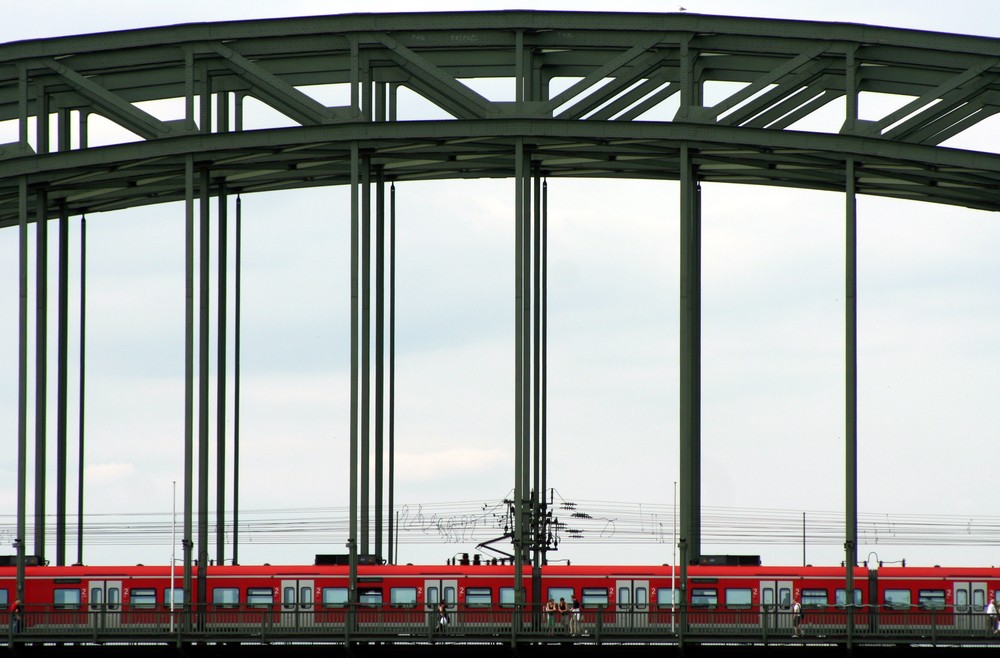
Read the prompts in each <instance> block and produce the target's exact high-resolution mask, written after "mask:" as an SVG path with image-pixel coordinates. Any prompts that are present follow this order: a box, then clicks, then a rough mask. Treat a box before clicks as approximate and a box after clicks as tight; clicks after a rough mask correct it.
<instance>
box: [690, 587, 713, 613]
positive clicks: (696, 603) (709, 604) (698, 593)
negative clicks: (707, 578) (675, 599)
mask: <svg viewBox="0 0 1000 658" xmlns="http://www.w3.org/2000/svg"><path fill="white" fill-rule="evenodd" d="M717 605H719V591H718V590H717V589H715V588H714V587H713V588H711V589H708V588H695V589H692V590H691V607H692V608H714V607H715V606H717Z"/></svg>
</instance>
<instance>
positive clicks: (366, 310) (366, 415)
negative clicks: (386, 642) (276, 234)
mask: <svg viewBox="0 0 1000 658" xmlns="http://www.w3.org/2000/svg"><path fill="white" fill-rule="evenodd" d="M360 173H361V409H360V412H361V491H360V494H361V502H360V505H361V530H360V531H359V532H360V535H361V546H360V551H361V554H362V555H369V554H370V553H371V546H370V539H371V522H370V519H371V509H370V492H371V326H372V325H371V269H372V265H371V263H372V259H371V254H372V204H371V160H370V159H369V158H368V157H367V156H364V157H362V158H361V172H360Z"/></svg>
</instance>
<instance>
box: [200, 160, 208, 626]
mask: <svg viewBox="0 0 1000 658" xmlns="http://www.w3.org/2000/svg"><path fill="white" fill-rule="evenodd" d="M199 178H200V183H199V190H198V192H199V200H198V210H199V223H198V231H199V237H198V603H199V605H201V606H204V605H205V604H207V602H208V597H207V586H208V577H207V576H208V497H209V496H208V453H209V450H208V443H209V440H208V438H209V437H208V431H209V418H208V407H209V386H208V376H209V362H208V356H209V328H208V325H209V317H208V313H209V295H210V290H209V279H208V277H209V269H208V266H209V247H210V240H209V224H210V216H211V206H210V205H209V202H210V198H209V185H210V181H209V171H208V169H202V170H201V172H200V176H199ZM201 610H202V611H204V610H205V608H204V607H202V608H201Z"/></svg>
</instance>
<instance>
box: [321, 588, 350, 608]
mask: <svg viewBox="0 0 1000 658" xmlns="http://www.w3.org/2000/svg"><path fill="white" fill-rule="evenodd" d="M323 607H324V608H346V607H347V588H346V587H324V588H323Z"/></svg>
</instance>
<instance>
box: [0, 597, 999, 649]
mask: <svg viewBox="0 0 1000 658" xmlns="http://www.w3.org/2000/svg"><path fill="white" fill-rule="evenodd" d="M448 618H449V619H448V623H447V624H444V625H441V624H440V623H439V616H438V614H437V612H436V610H434V609H425V608H423V607H394V606H390V605H382V606H371V605H354V606H348V607H337V608H324V607H322V606H317V607H312V606H301V607H299V608H298V609H288V608H287V607H282V606H268V607H261V608H253V609H232V608H217V607H213V606H208V607H206V608H203V609H201V608H196V607H193V606H191V607H188V608H185V609H183V610H176V611H170V610H164V609H127V608H122V607H120V606H108V605H105V606H100V607H95V608H94V609H90V610H76V609H56V608H53V607H51V606H27V608H26V610H25V612H24V614H23V617H22V619H21V621H20V624H19V625H15V624H13V623H12V622H11V619H10V616H9V614H7V613H2V614H0V622H2V623H4V624H5V626H4V628H5V631H6V632H5V633H4V634H3V635H4V636H5V639H6V640H7V642H8V643H26V642H37V641H62V642H104V641H128V642H131V641H134V642H140V641H152V642H178V643H183V642H201V641H212V640H225V641H237V642H238V641H253V642H261V641H264V642H282V641H315V642H351V641H359V642H360V641H372V640H377V641H386V642H392V641H400V642H411V643H412V642H458V641H469V642H473V641H478V642H484V641H485V642H494V643H513V644H516V643H520V642H542V643H545V642H560V643H567V642H570V643H572V642H581V643H595V642H596V643H605V642H620V641H629V642H647V643H672V644H677V643H681V642H683V643H697V642H705V641H713V640H727V641H741V642H742V641H745V642H755V643H757V642H764V643H776V644H779V643H789V642H807V643H813V642H824V643H829V642H832V643H857V644H865V643H874V642H879V643H883V642H890V643H897V644H904V643H906V644H910V643H917V642H919V643H955V642H962V643H966V642H971V643H980V644H983V643H997V644H1000V635H997V634H996V632H995V627H994V626H993V624H992V623H991V621H990V619H989V618H988V617H987V615H984V614H981V613H979V612H978V611H973V610H971V609H970V608H969V607H968V606H965V607H962V608H960V609H956V608H952V607H946V608H941V609H934V610H924V609H917V608H912V609H908V610H896V609H888V608H885V607H872V606H858V607H854V608H849V609H845V608H839V607H837V608H824V609H807V610H806V611H805V612H804V615H803V619H802V620H801V622H800V623H799V624H798V626H796V624H795V619H794V617H793V615H792V613H791V612H790V611H789V610H786V609H778V608H775V607H774V606H766V607H744V608H741V609H735V610H734V609H725V608H715V609H707V608H692V609H688V610H687V611H686V612H685V613H684V614H682V613H681V611H680V610H675V611H671V610H670V609H659V608H656V607H655V606H652V607H648V606H632V607H630V608H628V609H614V608H607V607H603V606H602V607H598V608H589V609H584V610H582V611H581V613H580V614H579V616H578V617H576V616H574V615H573V613H567V614H560V613H555V614H552V615H549V614H547V613H546V612H545V611H544V610H542V609H540V608H539V607H537V606H525V607H524V608H520V607H518V608H513V607H511V608H501V609H492V608H484V607H467V606H453V607H451V608H450V609H449V611H448ZM682 623H683V626H682Z"/></svg>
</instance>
